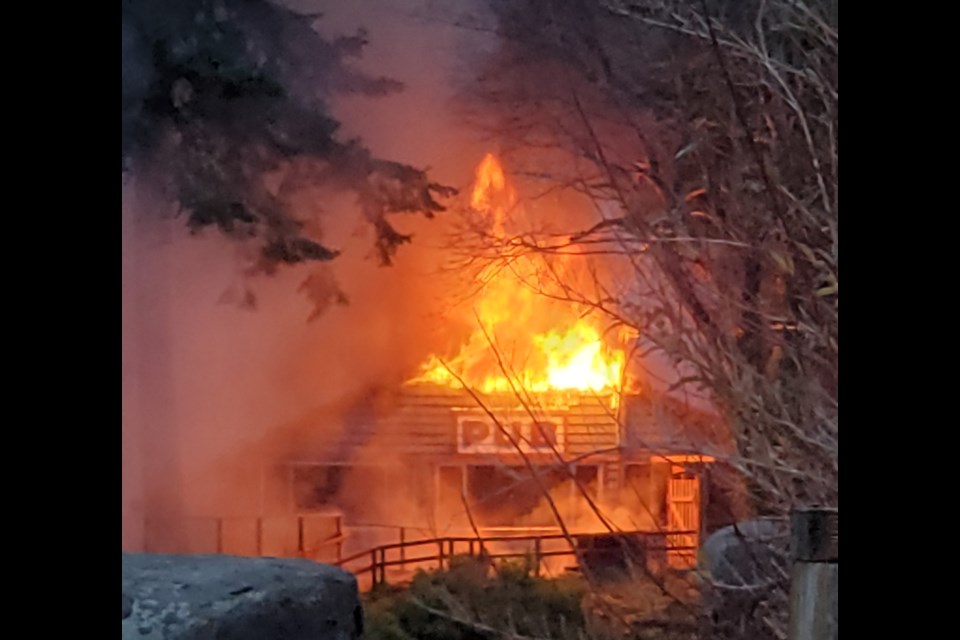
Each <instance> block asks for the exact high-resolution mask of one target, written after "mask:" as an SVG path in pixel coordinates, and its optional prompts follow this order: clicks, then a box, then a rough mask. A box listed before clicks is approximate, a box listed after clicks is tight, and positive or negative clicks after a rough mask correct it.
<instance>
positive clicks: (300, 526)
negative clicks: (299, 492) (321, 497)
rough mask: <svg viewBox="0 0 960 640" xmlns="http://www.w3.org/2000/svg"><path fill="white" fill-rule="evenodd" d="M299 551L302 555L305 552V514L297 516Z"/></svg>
mask: <svg viewBox="0 0 960 640" xmlns="http://www.w3.org/2000/svg"><path fill="white" fill-rule="evenodd" d="M297 553H299V554H300V555H301V556H303V555H305V554H304V552H303V516H297Z"/></svg>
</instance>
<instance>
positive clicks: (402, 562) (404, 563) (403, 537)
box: [400, 527, 407, 571]
mask: <svg viewBox="0 0 960 640" xmlns="http://www.w3.org/2000/svg"><path fill="white" fill-rule="evenodd" d="M406 542H407V536H406V529H405V528H404V527H400V569H401V570H403V571H406V570H407V549H406V547H405V546H404V544H405V543H406Z"/></svg>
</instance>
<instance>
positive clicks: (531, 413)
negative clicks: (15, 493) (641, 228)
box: [192, 155, 722, 563]
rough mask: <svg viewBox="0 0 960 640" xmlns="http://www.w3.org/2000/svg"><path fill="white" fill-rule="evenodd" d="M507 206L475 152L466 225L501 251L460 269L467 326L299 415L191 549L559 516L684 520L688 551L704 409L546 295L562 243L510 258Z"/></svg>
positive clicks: (585, 522)
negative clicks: (389, 384)
mask: <svg viewBox="0 0 960 640" xmlns="http://www.w3.org/2000/svg"><path fill="white" fill-rule="evenodd" d="M515 206H516V197H515V195H514V193H513V191H512V190H511V188H510V186H509V185H508V183H507V180H506V177H505V175H504V172H503V170H502V168H501V167H500V165H499V163H498V162H497V160H496V158H495V157H494V156H492V155H491V156H487V157H486V158H485V159H484V160H483V162H482V163H481V164H480V166H479V167H478V170H477V176H476V181H475V187H474V189H473V191H472V194H471V199H470V205H469V209H470V211H469V212H468V215H467V224H468V225H469V226H470V228H471V230H472V231H474V232H475V234H476V236H477V237H480V238H482V239H484V241H485V242H486V243H487V244H486V246H487V247H488V248H490V247H492V250H491V254H492V255H494V256H495V257H496V258H497V260H491V261H490V262H487V263H484V264H482V265H480V267H479V268H478V269H477V270H476V271H475V273H474V277H473V279H472V282H473V283H474V285H475V290H474V291H473V295H472V296H471V298H470V300H471V311H472V314H471V315H472V316H473V317H472V320H473V322H472V323H470V325H471V326H470V327H469V329H468V331H467V332H466V333H465V335H463V336H462V337H461V338H462V339H460V340H458V341H457V344H456V345H455V346H454V347H453V348H452V349H450V350H449V351H448V352H447V353H442V354H441V353H436V354H431V355H430V356H429V357H427V358H426V359H425V360H424V362H423V364H422V365H421V367H420V369H419V370H418V371H416V372H415V373H414V374H413V375H412V376H410V379H409V380H408V381H407V382H406V383H405V384H403V385H400V386H398V387H397V388H393V389H388V390H385V391H382V392H380V393H377V394H375V395H374V396H371V397H369V398H366V399H364V400H363V401H360V402H357V403H355V404H354V406H352V407H351V408H350V410H349V411H346V412H343V413H341V414H339V415H338V416H337V418H336V420H338V421H339V423H340V424H337V425H335V426H333V425H330V424H326V423H324V421H325V420H327V419H330V418H329V417H328V414H318V415H311V416H306V417H304V419H302V420H300V421H298V424H296V425H294V426H293V427H294V429H295V430H296V431H297V432H298V433H299V439H298V440H297V444H296V446H295V447H294V448H293V449H289V448H288V449H287V450H285V451H284V452H283V453H282V454H280V455H276V456H272V455H271V456H267V457H266V459H264V460H262V464H261V466H260V468H259V469H257V470H256V471H255V472H254V471H253V470H250V472H249V473H248V474H247V475H248V477H250V476H256V477H257V481H256V486H255V487H253V488H251V491H255V492H256V493H257V499H256V507H255V510H256V515H255V516H252V517H244V518H233V519H226V518H214V519H208V520H206V521H204V522H203V523H201V524H198V525H197V526H198V527H199V529H198V531H199V533H198V534H197V535H199V536H200V537H201V538H203V537H205V538H204V539H205V540H206V542H204V543H201V544H195V545H193V547H192V550H207V551H224V552H242V553H251V554H265V555H306V556H309V557H315V558H319V559H327V560H330V559H334V558H336V557H342V556H343V555H345V554H350V553H353V552H357V551H362V550H364V549H369V548H372V547H375V546H377V545H382V544H386V543H392V542H396V541H397V540H398V539H406V540H411V539H432V538H438V537H442V536H477V537H479V536H481V535H498V534H500V535H502V534H509V533H518V532H530V531H545V532H550V531H555V530H559V529H560V528H563V529H564V530H566V531H570V532H578V533H590V532H604V531H611V530H613V531H642V532H666V533H667V534H669V533H670V532H684V533H683V534H682V536H683V539H682V540H681V542H682V545H681V546H684V547H688V548H696V547H697V546H698V543H699V536H700V532H701V531H702V530H703V528H704V526H705V519H704V514H705V509H706V499H705V497H706V496H707V494H708V487H707V484H706V481H707V477H708V474H707V471H708V468H709V466H710V464H711V463H712V462H713V458H712V457H710V456H709V455H706V454H708V453H711V452H713V451H716V447H717V445H718V444H719V443H722V436H721V431H720V429H719V426H720V425H719V423H718V420H717V419H716V417H715V416H714V415H713V414H712V413H710V412H709V411H707V410H699V409H696V408H692V407H691V406H689V405H688V404H687V403H684V402H680V401H678V400H676V399H674V398H672V397H670V396H669V395H665V394H662V393H661V394H657V393H653V392H651V391H650V390H649V388H647V387H646V386H645V385H644V384H643V381H642V379H640V376H638V375H637V374H636V373H635V372H634V371H632V370H631V366H630V361H631V353H632V349H634V347H635V344H636V341H637V337H636V336H635V335H631V334H630V332H628V331H623V330H616V327H614V328H613V329H612V328H611V327H610V326H609V325H605V324H604V319H603V317H602V316H601V315H600V314H584V313H583V312H582V310H579V311H578V310H577V309H576V305H571V304H570V301H569V300H563V299H558V296H553V297H551V296H549V295H544V288H545V287H546V286H547V284H546V283H547V281H548V280H549V281H553V282H555V281H556V280H557V279H558V278H559V279H561V280H564V281H567V282H569V281H570V278H573V277H575V276H576V274H575V273H574V271H575V266H576V265H575V258H576V256H572V257H571V256H566V255H558V256H556V257H555V258H554V259H553V260H552V261H551V262H550V264H549V268H548V273H544V269H543V266H542V264H540V263H538V262H537V260H536V259H535V258H534V257H530V256H526V255H524V254H523V253H522V252H516V253H511V251H512V250H513V249H515V248H516V247H517V245H516V244H515V243H516V242H517V241H516V239H511V236H510V229H509V227H510V217H511V215H512V212H513V211H514V210H515ZM511 247H512V248H511ZM521 248H523V247H521ZM477 253H479V254H482V251H479V252H475V254H474V255H476V254H477ZM504 256H506V257H507V258H506V259H504ZM347 373H348V372H347ZM678 535H679V534H678ZM689 556H690V554H688V556H687V557H686V558H685V559H683V560H682V561H681V562H682V563H684V562H685V563H689V562H690V557H689Z"/></svg>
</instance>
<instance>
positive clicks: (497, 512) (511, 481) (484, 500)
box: [467, 465, 568, 526]
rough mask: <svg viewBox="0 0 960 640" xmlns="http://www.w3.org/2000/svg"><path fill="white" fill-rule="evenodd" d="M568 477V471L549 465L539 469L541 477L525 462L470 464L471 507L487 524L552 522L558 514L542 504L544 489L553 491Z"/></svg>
mask: <svg viewBox="0 0 960 640" xmlns="http://www.w3.org/2000/svg"><path fill="white" fill-rule="evenodd" d="M566 479H568V475H567V473H566V472H565V471H563V470H557V469H550V468H545V467H541V468H539V469H537V478H534V477H533V475H532V473H531V472H530V470H529V469H528V468H527V467H523V466H506V465H477V466H470V467H467V494H468V496H469V499H470V500H469V502H470V508H471V509H472V510H473V511H474V512H475V515H476V516H477V519H478V520H479V521H481V522H482V523H483V524H485V525H490V526H498V525H518V524H521V523H522V524H524V525H528V526H535V525H536V526H541V525H552V524H555V518H554V517H553V515H552V513H551V512H550V510H549V509H545V508H542V507H543V503H544V495H543V493H544V489H546V490H547V491H552V490H554V489H556V488H557V487H559V486H560V485H561V484H562V483H563V481H564V480H566ZM538 480H539V481H538Z"/></svg>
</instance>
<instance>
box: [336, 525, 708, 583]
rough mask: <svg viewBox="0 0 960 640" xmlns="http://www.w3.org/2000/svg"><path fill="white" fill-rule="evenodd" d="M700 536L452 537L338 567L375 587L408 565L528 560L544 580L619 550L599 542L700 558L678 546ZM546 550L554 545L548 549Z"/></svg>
mask: <svg viewBox="0 0 960 640" xmlns="http://www.w3.org/2000/svg"><path fill="white" fill-rule="evenodd" d="M695 533H696V532H693V531H670V532H666V533H655V532H645V531H629V532H617V533H615V534H574V535H572V536H570V537H567V536H565V535H563V534H549V535H526V536H517V535H510V536H491V537H484V538H476V537H460V536H447V537H442V538H429V539H424V540H413V541H403V542H397V543H393V544H385V545H381V546H378V547H374V548H372V549H368V550H365V551H361V552H359V553H355V554H353V555H350V556H347V557H346V558H343V559H341V560H340V561H339V562H337V563H336V564H337V566H339V567H342V568H344V569H347V570H349V571H351V572H352V573H353V574H355V575H357V576H363V575H366V574H369V575H370V584H371V586H376V585H377V584H383V583H386V581H387V570H388V569H390V568H393V567H399V568H400V569H405V568H406V567H407V565H422V564H425V563H430V564H432V565H434V566H435V567H437V568H439V569H443V568H445V567H449V565H450V560H451V559H452V558H453V557H455V556H469V557H472V558H481V557H482V558H483V559H484V560H486V561H491V562H492V561H496V560H515V559H529V560H530V561H531V564H532V567H531V568H532V569H533V571H534V573H535V574H537V575H539V573H540V571H541V565H542V563H543V561H544V560H545V559H547V558H553V557H574V558H576V559H577V560H578V561H581V560H582V559H583V557H584V556H586V555H589V554H591V553H600V554H603V553H616V552H617V551H618V550H617V549H616V548H610V547H607V548H601V547H598V546H597V545H596V543H597V541H599V540H608V541H609V540H614V541H617V540H619V541H621V543H622V545H624V546H626V545H627V544H628V541H633V542H634V543H636V542H638V541H639V542H640V543H641V544H640V546H641V547H642V551H643V552H644V553H650V552H658V553H662V554H663V555H664V556H665V555H666V553H667V552H680V551H682V552H695V551H696V549H695V548H693V547H687V546H679V545H677V544H675V542H676V541H678V540H684V539H687V538H683V536H689V535H690V534H695ZM555 541H560V542H562V543H566V547H565V548H561V549H550V548H545V543H553V542H555ZM520 543H527V544H528V545H529V548H528V549H526V550H524V551H493V550H491V548H492V547H498V546H499V547H503V546H507V545H513V544H520ZM546 546H553V545H552V544H547V545H546ZM621 553H622V551H621Z"/></svg>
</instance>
